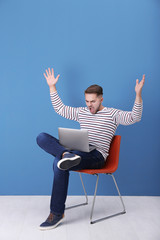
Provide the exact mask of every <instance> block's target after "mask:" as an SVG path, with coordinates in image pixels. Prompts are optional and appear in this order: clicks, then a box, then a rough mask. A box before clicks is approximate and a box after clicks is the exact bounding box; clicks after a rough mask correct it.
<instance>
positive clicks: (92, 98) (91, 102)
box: [85, 93, 103, 114]
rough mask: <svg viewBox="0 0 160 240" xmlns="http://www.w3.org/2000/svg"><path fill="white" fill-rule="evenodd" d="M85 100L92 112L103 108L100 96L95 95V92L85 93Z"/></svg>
mask: <svg viewBox="0 0 160 240" xmlns="http://www.w3.org/2000/svg"><path fill="white" fill-rule="evenodd" d="M85 100H86V105H87V107H88V109H89V111H90V112H91V113H92V114H95V113H97V112H98V111H100V110H102V109H103V106H102V101H103V97H102V96H97V94H96V93H85Z"/></svg>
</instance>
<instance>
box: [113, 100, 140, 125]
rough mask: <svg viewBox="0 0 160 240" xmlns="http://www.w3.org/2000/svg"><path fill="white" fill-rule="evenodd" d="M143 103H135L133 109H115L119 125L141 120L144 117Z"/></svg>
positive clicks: (116, 120) (115, 118) (116, 121)
mask: <svg viewBox="0 0 160 240" xmlns="http://www.w3.org/2000/svg"><path fill="white" fill-rule="evenodd" d="M142 110H143V103H136V102H135V103H134V106H133V108H132V111H122V110H118V109H115V111H114V116H113V118H114V120H115V123H116V124H117V125H119V124H122V125H131V124H133V123H136V122H139V121H140V120H141V117H142Z"/></svg>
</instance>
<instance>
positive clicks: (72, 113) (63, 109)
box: [50, 92, 81, 122]
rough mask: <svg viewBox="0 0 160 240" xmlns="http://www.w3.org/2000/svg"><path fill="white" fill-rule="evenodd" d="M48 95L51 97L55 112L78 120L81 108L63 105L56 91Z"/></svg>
mask: <svg viewBox="0 0 160 240" xmlns="http://www.w3.org/2000/svg"><path fill="white" fill-rule="evenodd" d="M50 97H51V102H52V106H53V108H54V110H55V112H56V113H58V114H59V115H61V116H62V117H65V118H67V119H70V120H74V121H77V122H78V120H79V117H78V115H79V111H80V109H81V108H80V107H79V108H75V107H69V106H65V105H64V104H63V102H62V100H61V99H60V97H59V95H58V93H57V92H54V93H50Z"/></svg>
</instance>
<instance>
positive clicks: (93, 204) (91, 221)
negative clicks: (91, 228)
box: [66, 173, 126, 224]
mask: <svg viewBox="0 0 160 240" xmlns="http://www.w3.org/2000/svg"><path fill="white" fill-rule="evenodd" d="M105 174H106V175H110V176H112V179H113V181H114V184H115V187H116V189H117V192H118V195H119V198H120V201H121V204H122V208H123V210H122V211H121V212H118V213H115V214H112V215H108V216H106V217H103V218H99V219H96V220H92V219H93V212H94V206H95V200H96V194H97V188H98V180H99V174H93V175H95V176H97V180H96V185H95V191H94V197H93V201H92V208H91V213H90V224H94V223H97V222H100V221H103V220H105V219H108V218H111V217H115V216H118V215H121V214H124V213H126V209H125V205H124V202H123V199H122V196H121V194H120V191H119V188H118V185H117V182H116V179H115V177H114V175H113V173H105ZM79 176H80V179H81V182H82V187H83V190H84V194H85V198H86V201H85V202H84V203H81V204H77V205H74V206H70V207H67V208H66V209H70V208H74V207H79V206H83V205H87V204H88V197H87V193H86V189H85V186H84V183H83V179H82V176H81V173H79Z"/></svg>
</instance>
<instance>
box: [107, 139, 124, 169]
mask: <svg viewBox="0 0 160 240" xmlns="http://www.w3.org/2000/svg"><path fill="white" fill-rule="evenodd" d="M120 143H121V136H120V135H115V136H114V137H113V139H112V142H111V145H110V149H109V155H108V157H107V160H106V164H105V166H104V168H105V169H107V171H110V172H111V173H113V172H115V171H116V170H117V168H118V163H119V152H120Z"/></svg>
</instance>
